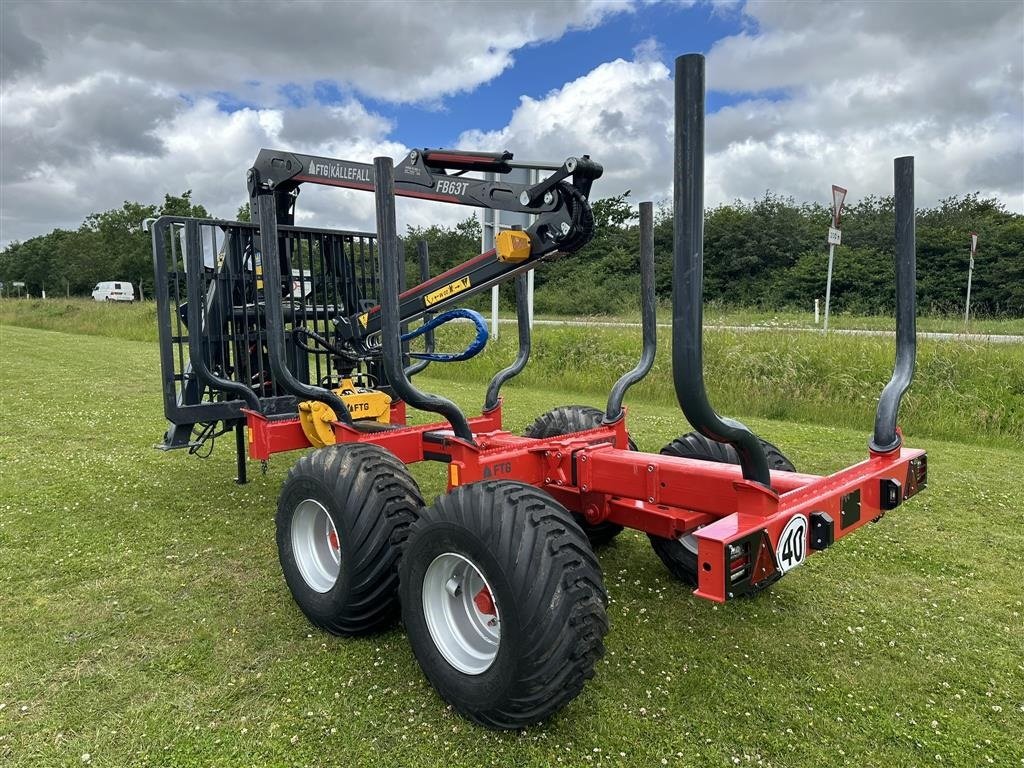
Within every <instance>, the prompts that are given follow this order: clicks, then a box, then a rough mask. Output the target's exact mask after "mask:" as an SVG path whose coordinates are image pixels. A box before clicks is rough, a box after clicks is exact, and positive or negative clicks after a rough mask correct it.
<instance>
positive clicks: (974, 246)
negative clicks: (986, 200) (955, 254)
mask: <svg viewBox="0 0 1024 768" xmlns="http://www.w3.org/2000/svg"><path fill="white" fill-rule="evenodd" d="M977 252H978V233H977V232H971V260H970V261H969V262H967V306H966V308H965V309H964V330H965V331H966V330H967V323H969V322H970V320H971V274H972V273H973V272H974V255H975V254H976V253H977Z"/></svg>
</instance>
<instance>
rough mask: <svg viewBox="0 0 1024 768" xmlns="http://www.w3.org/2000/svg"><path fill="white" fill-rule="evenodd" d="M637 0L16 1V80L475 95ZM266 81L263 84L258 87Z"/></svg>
mask: <svg viewBox="0 0 1024 768" xmlns="http://www.w3.org/2000/svg"><path fill="white" fill-rule="evenodd" d="M629 7H630V4H629V3H628V2H625V0H611V1H607V0H606V1H603V2H596V1H595V0H563V1H562V2H558V3H551V2H545V1H544V0H528V1H525V2H502V3H467V2H456V1H454V0H450V1H449V2H436V3H430V4H422V3H411V2H400V3H386V4H378V3H356V2H346V3H339V2H328V1H326V0H325V1H323V2H312V1H310V2H298V3H270V2H243V3H226V2H219V3H205V2H198V1H197V0H191V1H190V2H184V3H163V2H159V3H147V2H133V3H113V2H88V1H86V0H82V1H81V2H75V3H67V2H38V1H37V2H31V3H25V2H5V3H4V13H3V26H4V28H5V30H6V31H5V33H4V50H5V57H4V65H5V66H4V71H5V77H7V76H11V77H15V78H17V77H24V76H26V75H28V74H31V76H33V77H35V78H37V79H39V80H40V81H41V82H44V83H47V84H51V85H52V84H57V83H64V82H68V81H70V80H73V79H75V78H77V77H80V76H81V74H82V73H83V72H94V71H97V70H108V71H115V72H132V73H133V74H134V75H135V76H137V77H139V78H142V79H146V80H150V81H154V82H164V83H167V84H170V85H173V86H174V87H176V88H179V89H182V90H184V91H188V92H194V91H197V90H207V91H215V90H225V91H231V92H236V93H237V92H242V91H244V90H245V87H246V85H247V84H249V86H248V87H249V88H253V90H252V93H253V94H254V95H256V94H262V95H264V96H266V95H267V93H268V92H271V91H272V89H273V88H274V87H275V86H279V85H282V84H286V83H292V82H298V83H311V82H313V81H317V80H327V81H334V82H337V83H339V84H341V85H342V86H343V87H344V88H350V89H354V90H356V91H359V92H361V93H363V94H366V95H371V96H374V97H377V98H382V99H388V100H395V101H410V100H429V99H435V98H438V97H440V96H444V95H446V94H451V93H456V92H458V91H467V90H472V89H473V88H475V87H476V86H478V85H480V84H481V83H484V82H487V81H488V80H491V79H492V78H494V77H496V76H497V75H499V74H500V73H501V72H503V71H504V70H505V69H507V68H508V67H509V66H511V64H512V63H513V54H514V52H515V51H517V50H518V49H520V48H522V47H523V46H525V45H528V44H530V43H536V42H541V41H545V40H556V39H558V38H559V37H561V36H562V35H563V34H564V33H565V32H566V31H567V30H569V29H586V28H590V27H593V26H595V25H597V24H599V23H600V22H601V21H602V20H603V19H605V18H606V17H608V16H609V15H611V14H615V13H619V12H622V11H625V10H628V9H629ZM253 82H258V83H259V87H256V88H254V87H253V86H252V85H251V84H252V83H253Z"/></svg>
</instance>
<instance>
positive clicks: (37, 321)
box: [0, 299, 157, 341]
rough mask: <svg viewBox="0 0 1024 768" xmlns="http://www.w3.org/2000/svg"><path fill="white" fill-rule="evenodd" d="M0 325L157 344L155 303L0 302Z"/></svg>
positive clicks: (20, 300)
mask: <svg viewBox="0 0 1024 768" xmlns="http://www.w3.org/2000/svg"><path fill="white" fill-rule="evenodd" d="M0 325H20V326H24V327H25V328H39V329H41V330H44V331H63V332H65V333H81V334H85V335H87V336H109V337H111V338H115V339H127V340H129V341H156V340H157V330H156V302H155V301H136V302H133V303H130V304H125V303H122V302H103V301H93V300H92V299H45V300H44V299H0Z"/></svg>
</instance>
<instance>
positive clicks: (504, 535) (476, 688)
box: [400, 480, 608, 730]
mask: <svg viewBox="0 0 1024 768" xmlns="http://www.w3.org/2000/svg"><path fill="white" fill-rule="evenodd" d="M400 574H401V586H400V593H401V598H402V619H403V621H404V622H405V628H406V631H407V632H408V634H409V642H410V644H411V645H412V650H413V653H414V654H415V655H416V659H417V661H418V662H419V664H420V667H421V668H422V669H423V673H424V674H425V675H426V676H427V679H429V680H430V682H431V684H433V686H434V688H435V689H436V690H437V692H438V693H439V694H440V695H441V697H442V698H444V699H445V700H446V701H447V702H449V703H450V704H451V705H452V706H453V707H454V708H455V709H456V710H457V711H459V712H460V713H461V714H463V715H464V716H465V717H468V718H469V719H470V720H473V721H475V722H477V723H479V724H481V725H485V726H487V727H490V728H499V729H507V730H511V729H517V728H523V727H525V726H528V725H532V724H534V723H538V722H540V721H542V720H544V719H546V718H548V717H549V716H551V715H552V714H554V713H555V712H557V711H558V710H559V709H561V708H562V707H564V706H565V705H566V704H568V703H569V702H570V701H571V700H572V699H574V698H575V697H576V696H577V695H578V694H579V693H580V691H581V690H582V689H583V684H584V682H585V681H586V680H588V679H589V678H591V677H593V675H594V665H595V664H596V663H597V661H598V660H599V659H600V658H601V657H602V656H603V655H604V636H605V634H606V633H607V631H608V619H607V616H606V614H605V606H606V605H607V602H608V597H607V593H606V592H605V589H604V584H603V582H602V578H601V569H600V567H599V566H598V563H597V558H595V557H594V552H593V550H592V549H591V547H590V544H589V543H588V542H587V539H586V537H585V536H584V535H583V531H581V530H580V527H579V526H578V525H577V524H576V522H575V521H574V520H573V517H572V515H571V514H569V512H568V511H567V510H566V509H565V508H564V507H563V506H561V505H560V504H559V503H558V502H557V501H555V500H554V499H553V498H552V497H551V496H549V495H548V494H547V493H545V492H544V491H542V490H540V489H538V488H534V487H533V486H531V485H527V484H525V483H519V482H513V481H509V480H486V481H483V482H479V483H472V484H469V485H463V486H460V487H458V488H456V489H455V490H453V491H452V492H451V493H448V494H445V495H444V496H441V497H439V498H438V500H437V501H436V502H435V503H434V505H433V506H431V507H428V508H427V509H425V510H424V511H423V513H422V514H421V515H420V518H419V519H418V520H417V521H416V522H415V523H414V524H413V527H412V532H411V533H410V534H409V538H408V540H407V541H406V544H405V547H404V550H403V553H402V561H401V566H400Z"/></svg>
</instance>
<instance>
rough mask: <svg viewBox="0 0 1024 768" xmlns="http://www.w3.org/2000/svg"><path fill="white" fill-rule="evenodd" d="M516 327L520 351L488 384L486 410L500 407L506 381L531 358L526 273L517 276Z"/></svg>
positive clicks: (485, 401) (517, 372)
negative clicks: (500, 397) (501, 393)
mask: <svg viewBox="0 0 1024 768" xmlns="http://www.w3.org/2000/svg"><path fill="white" fill-rule="evenodd" d="M516 327H517V328H518V329H519V353H518V354H517V355H516V359H515V360H513V361H512V365H510V366H509V367H508V368H502V369H501V370H500V371H498V372H497V373H496V374H494V378H493V379H491V383H490V384H488V385H487V396H486V397H485V398H484V412H485V413H486V412H488V411H493V410H494V409H495V408H497V407H498V394H499V393H500V392H501V387H502V385H504V383H505V382H506V381H508V380H509V379H511V378H512V377H513V376H518V375H519V373H520V372H521V371H522V370H523V368H525V367H526V363H527V361H528V360H529V359H530V344H531V337H530V308H529V307H528V306H527V303H526V275H519V277H517V278H516Z"/></svg>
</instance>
